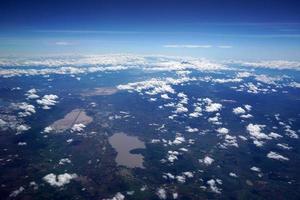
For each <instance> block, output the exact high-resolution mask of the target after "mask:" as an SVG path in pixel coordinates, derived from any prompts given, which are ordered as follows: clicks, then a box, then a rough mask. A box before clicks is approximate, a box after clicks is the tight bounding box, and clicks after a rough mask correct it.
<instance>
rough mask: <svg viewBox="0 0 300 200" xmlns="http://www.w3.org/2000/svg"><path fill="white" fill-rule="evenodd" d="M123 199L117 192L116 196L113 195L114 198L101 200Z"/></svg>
mask: <svg viewBox="0 0 300 200" xmlns="http://www.w3.org/2000/svg"><path fill="white" fill-rule="evenodd" d="M124 199H125V196H124V195H123V194H122V193H120V192H118V193H117V194H115V196H114V197H113V198H110V199H103V200H124Z"/></svg>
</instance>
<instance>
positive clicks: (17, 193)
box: [9, 186, 25, 197]
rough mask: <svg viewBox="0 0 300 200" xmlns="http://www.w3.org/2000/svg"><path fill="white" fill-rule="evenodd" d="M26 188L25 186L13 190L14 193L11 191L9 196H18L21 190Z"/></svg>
mask: <svg viewBox="0 0 300 200" xmlns="http://www.w3.org/2000/svg"><path fill="white" fill-rule="evenodd" d="M24 190H25V188H24V187H23V186H21V187H19V189H17V190H15V191H13V192H12V193H10V195H9V197H16V196H18V195H19V194H20V193H21V192H23V191H24Z"/></svg>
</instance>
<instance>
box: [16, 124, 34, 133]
mask: <svg viewBox="0 0 300 200" xmlns="http://www.w3.org/2000/svg"><path fill="white" fill-rule="evenodd" d="M30 128H31V127H30V126H28V125H26V124H21V125H18V126H17V127H16V130H17V133H16V134H20V133H22V132H25V131H28V130H29V129H30Z"/></svg>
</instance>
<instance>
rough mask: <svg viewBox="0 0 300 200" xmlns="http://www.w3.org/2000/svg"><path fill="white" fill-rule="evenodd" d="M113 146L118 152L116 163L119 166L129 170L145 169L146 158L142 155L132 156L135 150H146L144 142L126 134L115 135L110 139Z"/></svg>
mask: <svg viewBox="0 0 300 200" xmlns="http://www.w3.org/2000/svg"><path fill="white" fill-rule="evenodd" d="M108 140H109V143H110V144H111V146H112V147H113V148H114V149H115V150H116V151H117V153H118V155H117V157H116V162H117V164H118V165H122V166H126V167H129V168H135V167H139V168H144V166H143V161H144V157H143V156H142V155H141V154H131V153H130V151H131V150H133V149H144V148H145V144H144V142H142V141H140V140H139V139H138V138H137V137H134V136H129V135H126V134H125V133H115V134H113V135H112V136H111V137H110V138H109V139H108Z"/></svg>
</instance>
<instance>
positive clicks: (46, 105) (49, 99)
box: [36, 94, 58, 110]
mask: <svg viewBox="0 0 300 200" xmlns="http://www.w3.org/2000/svg"><path fill="white" fill-rule="evenodd" d="M57 99H58V96H57V95H55V94H47V95H44V96H43V98H42V99H38V100H36V102H37V103H38V104H39V105H41V106H43V107H42V108H43V109H45V110H48V109H50V108H51V107H50V106H54V105H55V104H57V102H58V101H57Z"/></svg>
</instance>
